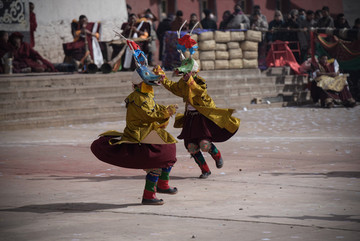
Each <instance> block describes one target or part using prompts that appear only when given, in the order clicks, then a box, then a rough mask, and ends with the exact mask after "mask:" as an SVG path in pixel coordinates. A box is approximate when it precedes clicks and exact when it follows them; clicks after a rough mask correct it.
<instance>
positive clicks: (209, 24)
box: [200, 9, 217, 30]
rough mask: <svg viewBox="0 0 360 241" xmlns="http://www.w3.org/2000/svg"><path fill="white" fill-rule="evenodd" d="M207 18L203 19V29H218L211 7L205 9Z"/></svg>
mask: <svg viewBox="0 0 360 241" xmlns="http://www.w3.org/2000/svg"><path fill="white" fill-rule="evenodd" d="M204 14H205V18H204V19H203V20H201V22H200V23H201V26H202V27H203V29H213V30H216V29H217V25H216V22H215V21H214V20H213V19H212V18H211V11H210V10H209V9H205V10H204Z"/></svg>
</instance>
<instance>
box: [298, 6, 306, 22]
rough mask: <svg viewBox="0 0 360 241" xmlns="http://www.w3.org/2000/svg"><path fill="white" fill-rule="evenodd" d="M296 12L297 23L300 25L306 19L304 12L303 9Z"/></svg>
mask: <svg viewBox="0 0 360 241" xmlns="http://www.w3.org/2000/svg"><path fill="white" fill-rule="evenodd" d="M298 11H299V18H298V21H299V23H300V22H302V21H304V20H305V19H306V12H305V9H303V8H300V9H299V10H298Z"/></svg>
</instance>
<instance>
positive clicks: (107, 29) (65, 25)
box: [32, 0, 127, 63]
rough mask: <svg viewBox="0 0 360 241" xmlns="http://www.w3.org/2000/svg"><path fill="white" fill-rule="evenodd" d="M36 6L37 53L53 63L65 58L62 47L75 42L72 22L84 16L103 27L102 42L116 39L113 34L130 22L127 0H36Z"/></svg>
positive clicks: (33, 0)
mask: <svg viewBox="0 0 360 241" xmlns="http://www.w3.org/2000/svg"><path fill="white" fill-rule="evenodd" d="M32 2H33V3H34V4H35V10H34V12H35V14H36V19H37V23H38V26H37V29H36V32H35V50H37V51H39V53H40V54H41V55H43V56H44V57H45V58H46V59H48V60H50V61H51V62H53V63H61V62H62V61H63V59H64V53H63V49H62V44H63V43H66V42H71V41H73V38H72V35H71V27H70V24H71V21H72V20H73V19H78V18H79V16H80V15H81V14H84V15H86V16H87V18H88V19H89V21H90V22H94V21H100V22H101V24H102V40H104V41H108V40H112V39H113V38H114V32H113V31H112V30H113V29H115V28H116V27H117V26H121V25H122V23H123V22H125V21H126V20H127V11H126V3H125V0H100V1H97V0H96V1H88V0H76V1H73V0H46V1H45V0H32Z"/></svg>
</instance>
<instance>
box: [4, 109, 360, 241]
mask: <svg viewBox="0 0 360 241" xmlns="http://www.w3.org/2000/svg"><path fill="white" fill-rule="evenodd" d="M235 116H237V117H239V118H240V119H241V125H240V129H239V130H238V132H237V133H236V135H235V136H234V137H233V138H232V139H230V140H229V141H227V142H225V143H217V147H218V148H219V150H220V151H221V153H222V155H223V158H224V162H225V164H224V167H223V168H222V169H216V167H215V163H214V161H213V160H211V157H210V156H209V155H206V154H205V156H206V159H207V161H208V164H209V167H210V169H211V171H212V175H211V176H210V177H209V178H208V179H205V180H202V179H198V176H199V175H200V170H199V168H198V167H197V165H196V164H195V162H194V161H193V160H192V159H190V156H189V154H188V153H187V152H186V150H185V148H184V146H183V142H182V141H179V143H178V144H177V159H178V161H177V163H176V164H175V166H174V168H173V171H172V173H171V184H172V185H173V186H176V187H177V188H178V189H179V193H178V194H176V195H165V194H158V197H160V198H163V199H164V200H165V202H166V203H165V204H164V205H163V206H143V205H141V204H140V202H141V196H142V191H143V188H144V183H145V182H144V177H145V175H144V171H142V170H132V169H123V168H118V167H115V166H111V165H108V164H106V163H102V162H101V161H99V160H97V159H96V158H95V157H94V156H93V155H92V153H91V151H90V149H89V146H90V145H91V142H92V141H93V140H94V139H96V138H97V135H98V134H100V133H101V132H103V131H106V130H111V129H116V130H119V131H121V130H123V128H124V126H125V122H124V121H118V122H107V123H105V122H103V123H96V124H86V125H85V124H84V125H74V126H66V127H53V128H43V129H31V130H17V131H4V132H1V138H0V240H6V241H17V240H34V241H35V240H36V241H45V240H46V241H49V240H52V241H57V240H70V241H78V240H94V241H95V240H96V241H98V240H198V241H200V240H201V241H202V240H226V241H228V240H230V241H231V240H242V241H253V240H254V241H255V240H279V241H289V240H307V241H312V240H314V241H315V240H316V241H320V240H327V241H332V240H351V241H355V240H359V237H360V202H359V201H360V179H359V177H360V107H359V106H358V107H355V108H352V109H347V108H334V109H321V108H318V107H316V106H303V107H292V108H291V107H287V108H264V109H262V108H256V109H248V110H247V109H245V110H238V111H237V112H236V113H235ZM168 131H169V132H170V133H172V134H173V135H174V136H177V135H178V134H179V129H174V128H173V127H172V126H169V127H168Z"/></svg>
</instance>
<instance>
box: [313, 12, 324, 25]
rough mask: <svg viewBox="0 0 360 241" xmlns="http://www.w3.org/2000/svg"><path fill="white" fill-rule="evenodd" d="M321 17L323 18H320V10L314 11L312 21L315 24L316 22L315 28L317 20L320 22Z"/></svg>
mask: <svg viewBox="0 0 360 241" xmlns="http://www.w3.org/2000/svg"><path fill="white" fill-rule="evenodd" d="M322 17H323V16H322V13H321V10H320V9H318V10H316V11H315V18H314V20H315V22H316V26H317V23H318V22H319V20H320V19H321V18H322Z"/></svg>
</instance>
